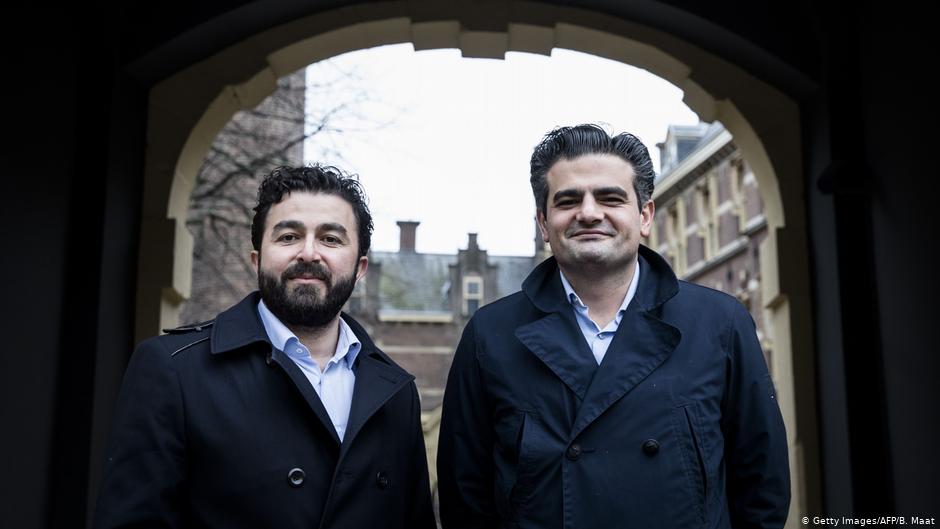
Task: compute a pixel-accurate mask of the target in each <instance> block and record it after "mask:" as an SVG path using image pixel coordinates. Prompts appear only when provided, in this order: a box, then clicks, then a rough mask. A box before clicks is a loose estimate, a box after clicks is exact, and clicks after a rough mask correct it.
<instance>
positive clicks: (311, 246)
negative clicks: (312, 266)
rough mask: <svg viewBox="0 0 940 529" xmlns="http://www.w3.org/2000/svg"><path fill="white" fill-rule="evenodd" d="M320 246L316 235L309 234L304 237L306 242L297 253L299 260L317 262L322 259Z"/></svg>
mask: <svg viewBox="0 0 940 529" xmlns="http://www.w3.org/2000/svg"><path fill="white" fill-rule="evenodd" d="M320 257H321V256H320V248H319V245H318V244H317V239H316V237H313V236H312V235H311V236H308V237H307V238H306V239H304V244H303V246H302V247H301V248H300V253H298V254H297V260H298V261H308V262H317V261H320Z"/></svg>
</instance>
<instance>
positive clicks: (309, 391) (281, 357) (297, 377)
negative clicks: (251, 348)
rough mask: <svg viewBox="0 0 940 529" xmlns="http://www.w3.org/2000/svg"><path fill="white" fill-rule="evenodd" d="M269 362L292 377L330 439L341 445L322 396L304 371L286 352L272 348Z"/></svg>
mask: <svg viewBox="0 0 940 529" xmlns="http://www.w3.org/2000/svg"><path fill="white" fill-rule="evenodd" d="M268 358H269V362H274V363H276V364H277V365H279V366H280V367H281V369H283V370H284V372H285V373H287V376H288V377H290V379H291V382H293V383H294V387H296V388H297V391H299V392H300V394H301V395H303V397H304V400H305V401H306V402H307V406H309V407H310V409H311V410H312V411H313V414H314V415H316V416H317V418H318V419H320V422H321V423H322V424H323V427H324V428H326V431H327V432H329V434H330V438H331V439H333V442H335V443H336V444H337V445H339V444H340V440H339V436H338V435H337V434H336V428H335V427H334V426H333V420H332V419H330V414H329V413H327V411H326V407H324V406H323V401H321V400H320V396H319V395H317V392H316V390H314V389H313V386H311V385H310V381H309V380H308V379H307V376H306V375H304V374H303V371H301V370H300V368H299V367H297V364H295V363H294V361H293V360H291V359H290V358H289V357H288V356H287V354H286V353H284V351H281V350H279V349H275V348H274V347H273V346H272V347H271V355H270V356H269V357H268Z"/></svg>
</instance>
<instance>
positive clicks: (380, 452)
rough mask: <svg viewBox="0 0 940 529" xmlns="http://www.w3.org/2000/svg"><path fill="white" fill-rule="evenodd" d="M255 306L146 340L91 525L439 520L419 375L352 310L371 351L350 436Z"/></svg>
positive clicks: (359, 377)
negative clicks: (341, 431) (339, 429)
mask: <svg viewBox="0 0 940 529" xmlns="http://www.w3.org/2000/svg"><path fill="white" fill-rule="evenodd" d="M257 304H258V296H257V293H255V294H252V295H250V296H248V297H247V298H245V299H244V300H243V301H241V302H240V303H239V304H237V305H235V306H234V307H233V308H231V309H229V310H227V311H225V312H223V313H221V314H220V315H219V317H218V318H217V319H216V321H215V324H214V325H208V326H203V327H200V329H199V330H198V331H197V330H196V329H195V328H192V329H187V332H182V333H174V334H168V335H164V336H159V337H155V338H151V339H148V340H146V341H144V342H143V343H141V344H140V346H139V347H138V348H137V350H136V351H135V353H134V356H133V357H132V359H131V362H130V365H129V366H128V369H127V373H126V375H125V378H124V384H123V387H122V389H121V396H120V398H119V402H118V409H117V412H116V416H115V418H114V427H113V431H112V434H111V438H110V440H109V448H108V452H107V462H106V466H105V471H104V477H103V481H102V485H101V489H100V494H99V497H98V505H97V509H96V513H95V518H94V520H95V521H94V524H93V527H95V528H98V529H110V528H118V527H172V528H189V527H198V528H219V529H223V528H224V529H239V528H246V529H248V528H252V529H254V528H259V527H277V528H281V529H291V528H297V529H301V528H303V529H311V528H314V529H315V528H321V529H326V528H342V529H347V528H356V527H383V528H401V529H404V528H408V529H410V528H414V527H417V528H422V529H433V528H434V527H435V521H434V514H433V511H432V508H431V497H430V491H429V487H428V472H427V459H426V455H425V450H424V438H423V435H422V431H421V416H420V407H419V402H418V393H417V390H416V388H415V384H414V382H413V379H414V377H412V376H411V375H409V374H408V373H406V372H405V371H404V370H402V369H401V368H400V367H398V366H397V365H395V363H394V362H392V360H391V359H389V358H388V357H387V356H386V355H385V354H384V353H382V352H381V351H380V350H378V349H377V348H376V347H375V345H374V344H373V343H372V341H371V340H370V339H369V337H368V335H367V334H366V332H365V330H364V329H363V328H362V327H361V326H360V325H359V324H358V323H356V322H355V321H354V320H352V319H351V318H349V317H348V316H346V315H343V318H344V320H345V321H346V323H348V324H349V326H350V327H351V328H352V330H353V332H354V333H355V334H356V336H357V337H358V338H359V340H360V341H361V342H362V349H361V350H360V352H359V355H358V358H357V360H356V366H355V368H354V369H355V372H356V382H355V387H354V390H353V399H352V406H351V408H350V412H349V422H348V426H347V429H346V434H345V439H344V440H343V442H342V443H340V441H339V438H338V437H337V435H336V432H335V430H334V428H333V423H332V421H331V420H330V418H329V416H328V415H327V412H326V409H325V408H324V407H323V404H322V403H321V402H320V399H319V397H318V396H317V394H316V392H315V391H314V389H313V387H312V386H311V385H310V382H309V381H308V380H307V378H306V377H305V376H304V374H303V373H302V372H301V371H300V369H299V368H298V367H297V366H296V364H294V362H293V361H291V360H290V359H289V358H288V357H287V356H286V355H285V354H284V353H283V352H281V351H277V350H273V348H272V346H271V344H270V342H269V341H268V337H267V334H266V333H265V330H264V327H263V325H262V323H261V320H260V319H259V316H258V313H257ZM380 472H381V473H383V475H387V476H390V477H392V478H394V479H391V478H390V479H388V481H387V482H386V486H385V488H384V489H382V488H380V487H377V486H376V475H377V474H379V473H380Z"/></svg>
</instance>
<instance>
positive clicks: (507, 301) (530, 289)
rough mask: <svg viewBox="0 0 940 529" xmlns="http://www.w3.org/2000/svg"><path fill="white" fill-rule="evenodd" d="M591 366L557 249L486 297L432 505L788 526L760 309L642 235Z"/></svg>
mask: <svg viewBox="0 0 940 529" xmlns="http://www.w3.org/2000/svg"><path fill="white" fill-rule="evenodd" d="M639 263H640V283H639V285H638V288H637V292H636V295H635V297H634V299H633V300H632V301H631V303H630V305H629V306H628V307H627V310H626V312H625V313H624V316H623V319H622V320H621V323H620V327H619V328H618V330H617V332H616V334H615V335H614V337H613V339H612V342H611V344H610V347H609V349H608V350H607V354H606V356H605V357H604V359H603V361H602V363H601V365H600V366H598V365H597V364H596V361H595V360H594V356H593V355H592V354H591V350H590V348H589V347H588V345H587V343H586V341H585V339H584V336H583V334H582V333H581V330H580V329H579V327H578V324H577V322H576V320H575V316H574V314H573V312H572V309H571V306H570V304H569V303H568V301H567V300H566V299H565V293H564V289H563V287H562V284H561V280H560V278H559V275H558V267H557V264H556V263H555V261H554V259H553V258H550V259H548V260H546V261H545V262H544V263H542V264H541V265H539V266H538V267H537V268H536V269H535V271H533V272H532V274H531V275H530V276H529V277H528V278H527V279H526V281H525V283H524V284H523V287H522V289H523V291H522V292H520V293H517V294H514V295H511V296H509V297H507V298H504V299H502V300H500V301H497V302H495V303H492V304H490V305H487V306H485V307H483V308H481V309H480V310H479V311H477V313H476V314H475V315H474V317H473V318H472V320H471V321H470V323H469V324H468V325H467V328H466V329H465V331H464V334H463V337H462V339H461V342H460V345H459V346H458V348H457V353H456V356H455V358H454V363H453V366H452V368H451V371H450V375H449V378H448V381H447V388H446V392H445V395H444V410H443V415H442V422H441V434H440V444H439V451H438V476H439V487H440V488H439V490H440V502H441V505H440V509H441V521H442V523H443V525H444V527H445V529H453V528H458V527H523V528H526V527H538V528H565V529H574V528H579V529H580V528H620V527H626V528H634V527H635V528H638V529H654V528H691V527H696V528H698V527H707V528H730V527H734V528H735V529H740V528H750V527H775V528H779V527H783V525H784V522H785V521H786V517H787V510H788V506H789V500H790V483H789V468H788V461H787V445H786V432H785V431H784V426H783V420H782V418H781V415H780V410H779V408H778V405H777V401H776V398H775V394H774V387H773V383H772V382H771V379H770V375H769V374H768V372H767V367H766V363H765V361H764V357H763V354H762V353H761V349H760V345H759V343H758V341H757V336H756V333H755V329H754V322H753V320H752V319H751V317H750V315H749V314H748V313H747V311H746V310H745V309H744V307H743V306H742V305H741V304H740V303H739V302H738V301H737V300H735V299H734V298H732V297H730V296H728V295H725V294H722V293H720V292H717V291H714V290H710V289H707V288H704V287H700V286H697V285H693V284H689V283H685V282H680V281H677V279H676V277H675V275H674V274H673V273H672V271H671V270H670V269H669V266H668V264H666V262H665V261H664V260H663V259H662V258H661V257H659V256H658V255H657V254H656V253H655V252H653V251H651V250H649V249H647V248H645V247H641V248H640V259H639Z"/></svg>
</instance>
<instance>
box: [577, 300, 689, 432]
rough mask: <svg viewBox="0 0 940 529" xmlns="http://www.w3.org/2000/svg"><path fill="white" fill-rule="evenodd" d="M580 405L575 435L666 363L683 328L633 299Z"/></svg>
mask: <svg viewBox="0 0 940 529" xmlns="http://www.w3.org/2000/svg"><path fill="white" fill-rule="evenodd" d="M631 307H633V308H632V309H630V308H628V309H627V311H626V312H625V313H624V315H623V319H622V320H621V322H620V327H619V328H618V329H617V333H616V334H615V335H614V339H613V341H612V342H611V344H610V347H609V348H608V349H607V354H605V355H604V360H603V361H602V362H601V365H600V366H599V367H598V369H597V374H596V375H594V379H593V380H592V382H591V385H590V387H589V388H588V390H587V395H586V396H585V398H584V401H583V402H582V403H581V407H580V408H578V413H577V416H576V417H575V420H574V427H573V429H572V432H571V438H572V439H573V438H575V437H577V436H578V435H579V434H580V433H581V432H582V431H583V430H584V429H585V428H587V426H588V425H590V424H591V423H592V422H593V421H594V420H595V419H597V418H598V417H599V416H600V415H601V414H602V413H604V412H605V411H606V410H607V409H608V408H610V406H612V405H613V404H614V403H615V402H617V401H618V400H620V399H621V398H622V397H623V396H624V395H626V394H627V393H629V392H630V390H632V389H633V388H634V387H636V385H637V384H639V383H640V382H642V381H643V379H645V378H646V377H647V376H649V374H650V373H652V372H653V371H654V370H655V369H656V368H658V367H659V366H660V365H662V363H663V362H665V361H666V359H667V358H668V357H669V355H670V353H672V351H673V350H674V349H675V348H676V346H677V345H679V339H680V333H679V330H678V329H676V328H675V327H673V326H672V325H669V324H668V323H665V322H663V321H661V320H659V319H658V318H656V317H655V316H653V315H652V314H650V313H649V312H647V311H645V310H641V309H639V308H637V307H636V305H634V304H633V303H631Z"/></svg>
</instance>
